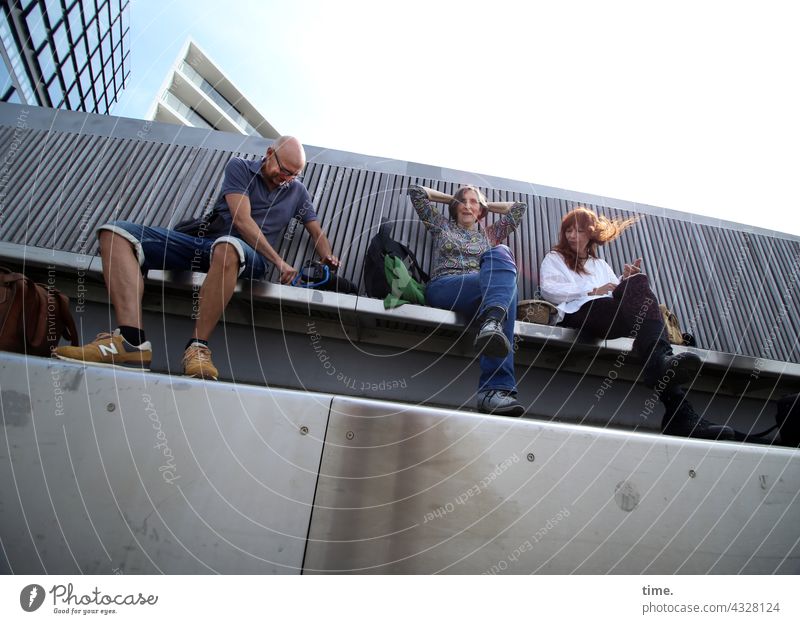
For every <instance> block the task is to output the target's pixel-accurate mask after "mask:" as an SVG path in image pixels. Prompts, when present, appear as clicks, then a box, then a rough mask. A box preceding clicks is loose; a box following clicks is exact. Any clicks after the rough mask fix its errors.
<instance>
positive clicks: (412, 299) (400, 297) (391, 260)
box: [383, 254, 425, 310]
mask: <svg viewBox="0 0 800 624" xmlns="http://www.w3.org/2000/svg"><path fill="white" fill-rule="evenodd" d="M383 270H384V273H385V274H386V282H387V283H388V284H389V287H390V289H391V292H390V293H389V294H388V295H386V298H385V299H384V300H383V307H384V309H386V310H388V309H389V308H396V307H397V306H401V305H403V304H404V303H416V304H418V305H425V286H424V285H423V284H420V283H419V282H418V281H417V280H415V279H414V278H413V277H411V275H410V274H409V273H408V268H407V267H406V265H405V264H404V263H403V261H402V260H400V258H397V257H396V256H392V255H391V254H386V255H385V256H384V258H383Z"/></svg>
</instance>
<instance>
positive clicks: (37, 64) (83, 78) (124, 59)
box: [0, 0, 130, 113]
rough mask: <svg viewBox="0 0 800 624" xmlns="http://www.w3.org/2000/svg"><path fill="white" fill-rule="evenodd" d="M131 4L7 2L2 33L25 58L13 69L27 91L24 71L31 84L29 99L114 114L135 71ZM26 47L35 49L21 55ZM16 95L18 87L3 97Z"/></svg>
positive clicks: (103, 0) (124, 0)
mask: <svg viewBox="0 0 800 624" xmlns="http://www.w3.org/2000/svg"><path fill="white" fill-rule="evenodd" d="M129 7H130V0H11V2H8V3H3V18H4V20H0V37H2V38H3V44H4V45H5V47H6V49H7V50H8V49H9V47H11V49H13V50H15V51H16V52H17V55H18V56H20V57H21V61H22V62H20V64H19V65H20V66H19V68H12V69H14V70H15V76H17V77H18V79H19V81H20V83H21V84H22V87H23V91H26V89H25V82H26V81H25V80H23V79H22V77H23V76H24V77H25V78H26V80H27V82H28V83H29V86H30V87H31V88H30V93H28V92H25V96H26V98H27V99H28V100H29V101H30V102H31V103H36V104H39V105H42V106H50V107H53V108H67V109H70V110H79V111H85V112H91V113H108V112H109V111H110V110H111V107H112V106H113V104H114V103H115V102H116V101H117V100H118V99H119V94H120V92H121V91H122V89H123V88H124V87H125V84H126V82H127V79H128V76H129V75H130V61H129V58H128V56H129V43H130V18H129V15H128V12H129V10H130V8H129ZM9 25H10V28H9V27H8V26H9ZM4 26H5V29H4ZM9 44H12V45H11V46H9ZM23 46H24V47H25V48H26V49H27V50H28V52H29V53H28V54H24V53H23V54H21V55H20V54H19V51H20V50H22V49H23ZM9 56H10V57H11V56H12V55H11V54H9ZM12 62H13V57H12ZM18 70H20V71H18ZM11 96H13V90H6V92H4V93H0V97H2V100H3V101H10V98H11Z"/></svg>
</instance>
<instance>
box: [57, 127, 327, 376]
mask: <svg viewBox="0 0 800 624" xmlns="http://www.w3.org/2000/svg"><path fill="white" fill-rule="evenodd" d="M305 165H306V155H305V150H304V149H303V145H302V144H301V143H300V141H298V140H297V139H296V138H294V137H289V136H283V137H280V138H278V139H276V140H275V142H274V143H273V144H272V145H271V146H270V147H268V148H267V153H266V155H265V156H264V157H263V158H261V159H259V160H245V159H242V158H232V159H231V160H230V161H229V162H228V164H227V166H226V167H225V176H224V179H223V183H222V191H221V193H220V196H219V198H218V200H217V202H216V204H215V205H214V209H213V210H212V211H211V213H209V214H207V215H204V217H203V218H201V219H200V220H195V221H191V222H185V223H182V224H179V225H178V226H177V227H176V229H174V230H168V229H165V228H157V227H147V226H142V225H138V224H135V223H130V222H127V221H114V222H111V223H107V224H105V225H101V226H100V227H99V228H98V231H97V234H98V237H99V240H100V255H101V256H102V259H103V276H104V278H105V281H106V288H107V289H108V292H109V296H110V298H111V303H112V305H113V306H114V311H115V314H116V317H117V324H118V326H117V328H116V329H115V330H113V331H112V332H110V333H101V334H100V335H98V336H97V338H96V339H95V340H94V341H93V342H91V343H89V344H87V345H83V346H80V347H59V348H57V349H56V350H55V351H54V352H53V355H54V356H55V357H57V358H60V359H63V360H72V361H78V362H85V363H87V364H98V365H105V366H122V367H126V368H133V369H138V370H149V368H150V362H151V360H152V347H151V344H150V342H149V341H147V340H146V337H145V332H144V328H143V323H142V293H143V292H144V281H143V279H142V276H143V274H146V273H147V271H148V270H150V269H155V270H180V271H199V272H205V273H207V275H206V278H205V280H204V282H203V286H202V288H201V289H200V293H199V297H198V298H197V301H196V304H195V311H194V313H193V314H192V318H193V319H195V327H194V332H193V334H192V336H191V338H190V340H189V342H188V343H187V345H186V349H185V351H184V356H183V374H184V375H186V376H189V377H198V378H202V379H214V380H215V379H217V377H218V375H219V373H218V371H217V369H216V367H215V366H214V364H213V362H212V360H211V350H210V349H209V348H208V340H209V338H210V337H211V333H212V332H213V331H214V328H215V327H216V325H217V323H218V322H219V319H220V318H221V317H222V313H223V311H224V310H225V307H226V306H227V305H228V302H229V301H230V299H231V297H232V296H233V291H234V289H235V287H236V282H237V280H238V279H240V278H245V279H251V280H259V279H263V278H264V277H265V276H266V275H267V273H268V271H269V267H270V265H274V266H276V267H277V268H278V271H279V273H280V282H281V283H282V284H289V283H291V281H292V280H293V279H294V277H295V276H296V275H297V269H295V268H294V267H293V266H291V265H290V264H288V263H287V262H285V261H284V260H283V258H281V256H280V255H279V254H278V252H277V251H276V250H275V248H276V247H277V246H278V242H279V239H280V235H281V232H283V230H284V229H285V228H286V226H287V225H288V224H289V222H290V221H291V220H292V219H294V218H297V219H299V220H300V221H302V223H303V226H304V227H305V229H306V231H307V232H308V233H309V234H310V235H311V238H312V240H313V241H314V247H315V249H316V252H317V254H318V255H319V257H320V258H321V259H322V261H323V262H324V263H325V264H327V265H328V266H330V267H331V268H333V269H336V268H338V266H339V259H338V258H337V257H336V256H334V255H333V252H332V250H331V246H330V243H329V242H328V239H327V238H326V236H325V234H324V233H323V231H322V228H321V227H320V225H319V221H318V220H317V214H316V212H315V211H314V206H313V203H312V201H311V196H310V195H309V193H308V191H307V190H306V188H305V186H303V184H302V182H300V180H299V179H298V178H299V177H300V176H301V173H302V171H303V169H304V168H305Z"/></svg>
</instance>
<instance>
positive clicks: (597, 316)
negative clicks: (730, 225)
mask: <svg viewBox="0 0 800 624" xmlns="http://www.w3.org/2000/svg"><path fill="white" fill-rule="evenodd" d="M636 221H637V219H626V220H616V221H612V220H609V219H607V218H605V217H602V216H598V215H596V214H595V213H594V212H592V211H591V210H588V209H587V208H582V207H581V208H576V209H574V210H572V211H570V212H569V213H568V214H567V215H566V216H565V217H564V218H563V219H562V221H561V229H560V231H559V240H558V244H556V245H555V246H554V247H553V249H552V251H550V252H549V253H548V254H547V255H546V256H545V257H544V260H543V261H542V266H541V270H540V272H539V279H540V282H541V290H542V296H543V297H544V298H545V299H547V300H548V301H550V302H551V303H553V304H554V305H556V306H557V307H558V322H559V324H560V325H562V326H564V327H572V328H574V329H577V330H579V331H580V332H581V334H582V335H585V336H589V337H593V338H609V339H611V338H623V337H632V338H634V341H633V353H634V355H635V356H636V357H637V358H638V359H639V360H640V361H641V363H642V364H643V369H642V373H641V378H642V381H643V383H644V384H645V385H646V386H647V387H649V388H654V389H655V390H656V392H657V394H658V397H659V400H660V401H661V402H662V403H663V404H664V408H665V413H664V418H663V420H662V423H661V431H662V433H665V434H669V435H677V436H685V437H695V438H706V439H717V438H719V439H732V438H733V430H732V429H731V428H730V427H725V426H721V425H715V424H713V423H710V422H708V421H707V420H705V419H703V418H700V417H699V416H698V415H697V414H696V413H695V411H694V409H693V408H692V406H691V404H690V403H689V402H688V400H687V399H686V392H685V390H683V389H682V388H680V385H681V384H684V383H687V382H689V381H691V380H692V379H694V377H695V375H696V374H697V371H698V369H699V367H700V358H699V357H697V355H695V354H693V353H682V354H679V355H674V354H673V352H672V347H671V346H670V343H669V341H668V340H667V339H666V331H665V327H664V321H663V319H662V318H661V312H660V311H659V308H658V303H659V302H658V298H657V297H656V295H655V294H654V293H653V291H652V289H651V288H650V284H649V281H648V279H647V276H646V275H645V274H644V273H642V259H641V258H637V259H636V260H635V261H634V262H632V263H630V264H626V265H625V267H624V270H623V273H622V276H621V279H620V278H619V277H617V276H616V275H615V274H614V271H613V269H612V268H611V267H610V266H609V265H608V263H606V262H605V261H604V260H602V259H601V258H599V257H598V255H597V246H598V245H605V244H606V243H609V242H611V241H613V240H614V239H616V238H618V237H619V236H620V235H621V234H622V232H624V231H625V230H626V229H627V228H629V227H630V226H632V225H633V224H634V223H635V222H636Z"/></svg>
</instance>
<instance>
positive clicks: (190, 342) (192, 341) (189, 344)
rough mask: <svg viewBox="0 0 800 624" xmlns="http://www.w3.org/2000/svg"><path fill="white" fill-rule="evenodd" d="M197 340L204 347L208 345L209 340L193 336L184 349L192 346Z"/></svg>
mask: <svg viewBox="0 0 800 624" xmlns="http://www.w3.org/2000/svg"><path fill="white" fill-rule="evenodd" d="M195 342H199V343H200V344H201V345H203V346H204V347H207V346H208V340H200V339H199V338H192V339H191V340H189V342H187V343H186V346H185V347H184V348H183V350H184V351H186V349H188V348H189V347H191V346H192V345H193V344H194V343H195Z"/></svg>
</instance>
